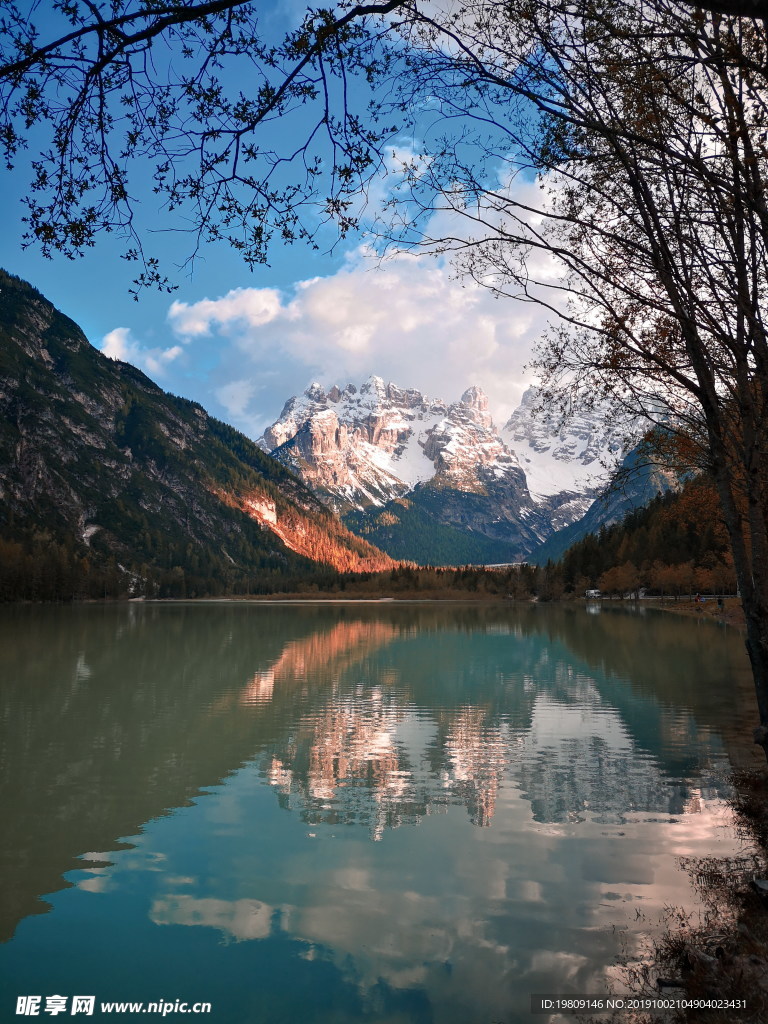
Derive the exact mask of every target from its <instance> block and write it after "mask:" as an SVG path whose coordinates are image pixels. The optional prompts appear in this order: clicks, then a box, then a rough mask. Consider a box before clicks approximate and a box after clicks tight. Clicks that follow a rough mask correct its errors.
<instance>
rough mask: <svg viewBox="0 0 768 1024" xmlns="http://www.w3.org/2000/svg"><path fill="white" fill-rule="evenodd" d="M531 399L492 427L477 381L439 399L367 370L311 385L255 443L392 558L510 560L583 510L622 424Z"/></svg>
mask: <svg viewBox="0 0 768 1024" xmlns="http://www.w3.org/2000/svg"><path fill="white" fill-rule="evenodd" d="M540 398H541V396H540V393H539V392H538V391H537V389H536V388H529V389H528V390H527V391H526V392H525V394H524V396H523V400H522V402H521V404H520V406H519V408H518V409H517V410H516V411H515V412H514V413H513V414H512V416H511V417H510V418H509V420H508V422H507V423H506V424H505V425H504V427H502V428H501V429H498V428H497V427H496V426H495V424H494V423H493V419H492V417H491V414H490V411H489V407H488V399H487V397H486V396H485V394H484V392H483V391H482V389H481V388H480V387H479V386H477V385H472V386H471V387H469V388H467V389H466V390H465V391H464V393H463V394H462V396H461V398H460V399H459V400H458V401H457V402H454V403H447V402H445V401H444V400H443V399H431V398H428V397H427V396H425V395H424V394H422V393H421V392H420V391H418V390H417V389H415V388H402V387H399V386H398V385H396V384H393V383H391V382H390V383H385V382H384V380H383V379H382V378H381V377H378V376H371V377H369V378H368V379H367V380H366V381H365V382H363V384H362V385H360V386H359V387H358V386H356V385H355V384H353V383H350V384H347V385H346V386H345V387H344V388H341V387H339V386H338V385H333V386H332V387H331V388H329V389H327V390H326V389H325V388H323V387H322V386H321V385H320V384H319V383H317V382H313V383H312V384H310V385H309V386H308V387H307V388H306V389H305V391H304V392H303V394H301V395H296V396H293V397H292V398H290V399H289V400H288V401H287V402H286V403H285V405H284V407H283V410H282V412H281V414H280V416H279V417H278V419H277V420H276V421H275V422H274V423H273V424H271V425H270V426H269V427H268V428H267V429H266V430H265V431H264V434H263V435H262V437H261V438H259V440H258V442H257V443H258V444H259V445H260V446H261V447H262V448H263V449H264V450H265V451H269V452H270V454H272V455H273V457H275V458H276V459H277V460H278V461H280V462H281V463H282V464H283V465H285V466H287V467H289V468H290V469H292V470H293V471H294V472H295V473H296V474H297V475H298V476H300V477H301V478H302V479H303V480H304V482H305V483H306V484H307V485H308V486H309V487H311V488H312V489H313V490H314V491H315V493H316V494H317V495H318V497H319V498H320V499H321V500H322V501H323V502H325V503H326V504H328V505H329V506H330V507H332V508H334V509H335V510H336V511H338V512H339V513H340V514H341V516H342V518H343V519H344V521H345V522H346V523H347V525H349V526H350V528H351V529H353V531H355V532H356V533H358V534H359V535H361V536H365V537H368V538H370V539H371V540H372V541H373V542H374V543H376V544H377V545H379V546H381V547H383V549H384V550H386V551H388V552H389V553H390V554H392V555H393V556H394V557H400V558H407V559H413V560H415V561H421V562H424V561H425V560H426V561H428V562H432V563H435V564H441V563H442V562H443V561H445V559H448V561H447V563H446V564H460V563H462V562H466V561H476V560H477V556H478V555H480V556H481V559H482V556H483V555H485V556H487V559H488V560H491V561H519V560H523V559H525V558H526V557H527V556H528V555H529V554H530V553H531V552H533V551H534V550H535V549H536V548H538V547H539V546H540V545H541V544H542V543H544V542H546V541H547V540H548V538H550V537H551V536H552V535H553V534H555V533H557V532H558V531H559V530H561V529H563V528H567V527H570V526H572V525H573V524H574V523H576V522H578V521H579V520H580V519H581V518H582V517H583V516H584V515H585V514H586V513H587V511H588V510H589V508H590V507H591V506H592V503H593V502H594V500H595V499H596V498H597V496H598V494H599V493H600V492H601V490H602V489H603V487H604V486H605V484H606V483H607V481H608V478H609V476H610V464H611V462H617V461H618V460H619V458H620V456H621V455H622V454H623V449H622V439H623V438H624V436H625V435H626V434H627V433H628V432H629V431H630V430H631V427H632V424H631V422H630V421H629V420H618V421H616V420H613V421H612V422H611V423H610V425H606V424H603V423H602V422H601V421H600V415H599V410H598V411H597V412H596V413H594V414H592V415H591V416H590V415H589V414H584V413H582V414H580V415H576V416H573V417H571V418H570V419H569V420H568V421H567V422H566V423H565V424H563V423H560V422H559V420H558V418H557V417H556V416H555V415H554V414H553V413H547V412H546V411H545V412H544V414H543V415H542V413H541V410H540V409H539V405H540Z"/></svg>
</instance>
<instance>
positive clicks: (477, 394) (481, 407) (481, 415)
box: [459, 384, 496, 431]
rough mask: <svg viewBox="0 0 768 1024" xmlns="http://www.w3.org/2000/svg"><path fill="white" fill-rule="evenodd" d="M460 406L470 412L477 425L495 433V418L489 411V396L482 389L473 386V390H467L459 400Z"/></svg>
mask: <svg viewBox="0 0 768 1024" xmlns="http://www.w3.org/2000/svg"><path fill="white" fill-rule="evenodd" d="M459 405H460V406H462V407H463V408H464V409H466V410H469V411H470V414H471V416H472V419H473V420H474V421H475V422H476V423H478V424H480V425H482V426H483V427H486V428H487V429H488V430H493V431H495V429H496V428H495V427H494V425H493V418H492V417H491V414H490V412H489V411H488V396H487V395H486V393H485V392H484V391H483V389H482V388H481V387H478V386H477V385H476V384H473V385H472V387H471V388H467V390H466V391H465V392H464V394H463V395H462V396H461V398H460V399H459Z"/></svg>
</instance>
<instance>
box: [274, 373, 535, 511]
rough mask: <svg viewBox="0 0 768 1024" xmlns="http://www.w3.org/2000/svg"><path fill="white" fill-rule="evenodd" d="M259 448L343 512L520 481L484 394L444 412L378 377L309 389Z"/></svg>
mask: <svg viewBox="0 0 768 1024" xmlns="http://www.w3.org/2000/svg"><path fill="white" fill-rule="evenodd" d="M258 443H259V445H260V446H261V447H262V448H263V449H264V450H265V451H267V452H269V453H270V454H272V455H273V456H274V457H275V458H277V459H278V460H280V461H281V462H283V463H284V464H285V465H287V466H289V467H291V468H292V469H294V470H295V471H296V472H298V473H299V475H300V476H301V477H302V478H303V479H304V480H305V481H306V482H307V483H309V484H310V486H312V487H313V488H315V489H316V490H317V491H318V492H319V493H321V494H324V496H325V497H326V499H327V500H328V501H329V503H330V504H331V505H333V507H335V508H336V509H337V510H338V511H348V510H349V509H351V508H357V509H362V508H366V507H369V506H371V505H383V504H385V503H386V502H387V501H389V500H391V499H392V498H395V497H399V496H401V495H403V494H406V493H407V492H409V491H410V490H412V489H413V488H414V487H415V486H416V485H417V484H419V483H423V482H425V481H429V480H435V479H437V480H439V481H440V482H441V484H442V485H443V486H446V487H451V488H455V489H457V490H461V491H470V492H479V491H483V490H484V488H485V483H486V480H487V478H488V477H489V476H491V477H494V478H496V479H503V478H505V477H507V476H508V475H509V474H510V471H514V472H515V474H516V475H517V476H519V473H520V467H519V465H518V463H517V461H516V459H515V458H514V457H513V456H512V455H511V453H510V452H509V451H508V450H507V448H506V446H505V445H504V443H503V442H502V441H501V440H500V438H499V437H498V434H497V433H496V429H495V427H494V425H493V421H492V419H491V415H490V413H489V411H488V399H487V398H486V396H485V395H484V394H483V392H482V390H481V389H480V388H478V387H471V388H469V389H468V390H467V391H465V393H464V394H463V395H462V397H461V399H460V400H459V401H458V402H456V403H454V404H453V405H450V406H448V405H446V403H445V402H444V401H442V399H436V400H435V399H431V398H427V397H426V396H425V395H422V394H421V392H419V391H416V390H414V389H408V390H405V389H402V388H399V387H397V386H396V385H395V384H391V383H390V384H385V383H384V381H383V380H382V378H381V377H375V376H373V377H370V378H369V379H368V380H367V381H365V383H364V384H363V385H362V386H361V387H360V389H359V390H358V389H357V388H356V387H355V385H354V384H347V386H346V387H345V388H344V389H343V390H341V389H340V388H339V387H337V386H334V387H332V388H331V389H330V390H329V391H328V392H326V391H325V390H324V389H323V388H322V387H321V385H319V384H317V383H313V384H310V386H309V387H308V388H307V389H306V391H305V392H304V394H303V395H299V396H297V397H294V398H291V399H290V400H289V401H288V402H286V404H285V406H284V408H283V411H282V413H281V414H280V417H279V419H278V420H277V421H276V422H275V423H273V424H272V426H271V427H269V428H268V429H267V430H266V431H265V432H264V435H263V437H261V438H260V439H259V441H258Z"/></svg>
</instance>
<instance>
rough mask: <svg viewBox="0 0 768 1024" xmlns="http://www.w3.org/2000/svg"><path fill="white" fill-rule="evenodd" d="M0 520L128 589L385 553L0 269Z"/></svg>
mask: <svg viewBox="0 0 768 1024" xmlns="http://www.w3.org/2000/svg"><path fill="white" fill-rule="evenodd" d="M0 523H1V524H2V527H3V538H4V541H6V542H8V543H10V542H16V543H17V544H21V545H22V547H23V548H24V550H25V551H26V550H27V549H28V547H29V544H30V543H32V541H31V540H30V538H33V537H37V538H38V539H39V538H46V537H47V538H48V539H47V541H46V543H48V544H49V546H50V545H53V546H57V545H58V548H57V550H58V549H61V550H62V551H65V552H66V557H67V559H68V560H69V562H68V564H71V565H80V566H81V567H82V564H83V563H84V562H86V563H88V564H89V565H93V564H97V565H102V566H103V565H107V564H109V565H110V566H111V569H110V572H112V573H113V574H117V575H119V574H122V577H123V581H125V579H126V577H131V578H132V579H133V580H134V582H133V584H132V586H133V589H134V590H135V589H136V588H137V587H139V588H140V587H141V586H142V583H141V581H142V580H148V579H150V577H151V578H152V579H154V580H155V584H156V586H155V585H154V584H153V587H154V590H155V591H157V588H158V587H160V591H158V592H161V591H162V592H165V591H163V589H162V587H163V586H165V588H166V590H167V591H170V592H174V593H176V592H178V591H179V589H188V588H187V587H186V585H185V586H184V587H179V586H176V587H175V589H174V579H176V580H177V582H178V580H179V578H181V579H184V578H185V577H187V578H191V579H194V580H195V581H196V582H195V585H194V588H193V589H197V588H200V587H204V585H205V584H204V580H205V579H211V580H216V581H217V584H216V585H217V586H218V587H220V588H223V590H227V588H230V589H231V587H232V586H235V585H236V586H237V587H239V588H242V589H243V590H245V589H246V588H249V589H255V590H258V589H264V588H266V589H270V588H271V587H272V586H273V585H276V584H277V583H278V582H279V581H280V580H281V579H284V578H287V577H289V576H290V577H295V578H299V577H301V576H302V575H305V576H311V575H312V574H313V573H316V572H317V571H319V570H321V569H322V568H323V567H324V566H325V567H333V568H334V569H337V570H343V571H365V570H373V569H381V568H386V567H389V566H390V565H392V564H393V563H392V560H391V559H390V558H389V557H388V556H386V555H384V554H383V553H381V552H379V551H377V550H376V549H375V548H373V547H372V546H371V545H369V544H368V543H366V542H365V541H363V540H361V539H360V538H358V537H355V536H354V535H352V534H351V533H349V531H348V530H346V528H344V527H343V526H342V525H341V524H340V523H338V521H337V520H336V519H335V517H334V516H333V514H332V513H331V512H330V511H329V510H328V509H327V508H325V507H324V506H323V505H322V504H321V503H320V502H319V501H318V499H317V498H316V497H315V495H314V494H313V493H312V492H311V491H310V490H308V489H307V488H306V487H305V486H304V484H302V483H301V481H300V480H298V479H297V478H296V477H294V476H293V475H292V474H291V473H290V472H289V471H287V470H286V469H285V467H283V466H282V465H280V464H279V463H277V462H275V461H274V460H272V459H270V458H269V456H267V455H266V454H265V453H264V452H262V451H261V449H260V448H258V447H257V446H256V445H255V444H254V443H253V442H252V441H251V440H249V439H248V438H246V437H245V436H244V435H243V434H240V433H239V432H238V431H236V430H235V429H234V428H233V427H230V426H228V425H227V424H225V423H222V422H221V421H219V420H216V419H215V418H214V417H211V416H209V415H208V413H207V412H206V411H205V410H204V409H203V408H202V407H201V406H199V405H198V404H197V403H195V402H190V401H188V400H186V399H183V398H178V397H176V396H173V395H169V394H167V393H166V392H164V391H163V390H162V389H161V388H160V387H158V385H157V384H155V383H154V382H153V381H152V380H150V378H148V377H147V376H146V375H144V374H143V373H142V372H141V371H140V370H138V369H136V368H135V367H134V366H131V365H130V364H128V363H124V362H121V361H119V360H112V359H109V358H108V357H106V356H105V355H103V354H102V353H100V352H99V351H98V350H97V349H95V348H94V347H93V346H92V345H91V344H90V343H89V342H88V340H87V338H86V337H85V335H84V334H83V332H82V331H81V330H80V328H79V327H78V326H77V324H75V323H74V321H72V320H71V319H70V318H69V317H67V316H65V315H64V314H63V313H61V312H59V311H58V310H56V309H55V307H54V306H53V304H52V303H50V302H49V301H48V300H47V299H46V298H45V297H44V296H43V295H41V293H40V292H38V291H37V290H36V289H34V288H33V287H32V286H31V285H28V284H27V283H26V282H24V281H21V280H20V279H19V278H16V277H14V276H13V275H10V274H8V273H7V272H5V271H0ZM40 542H41V543H42V541H40ZM25 545H26V547H24V546H25ZM51 550H53V548H51ZM6 555H7V557H8V558H10V557H11V555H10V554H8V552H6ZM14 557H17V556H14ZM18 557H21V556H20V555H18ZM18 557H17V560H18ZM62 557H63V556H62ZM83 571H85V570H83ZM161 578H162V579H163V580H165V583H164V584H163V585H162V586H161V584H160V583H158V580H160V579H161ZM152 589H153V588H150V590H152Z"/></svg>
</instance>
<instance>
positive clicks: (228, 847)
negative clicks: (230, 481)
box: [0, 604, 753, 1024]
mask: <svg viewBox="0 0 768 1024" xmlns="http://www.w3.org/2000/svg"><path fill="white" fill-rule="evenodd" d="M593 612H596V609H594V610H593ZM0 679H2V691H1V694H0V700H1V707H0V711H1V715H0V722H1V727H2V731H3V737H2V759H3V760H2V806H3V820H4V828H3V830H2V832H3V834H2V839H1V840H0V844H1V848H2V871H3V886H2V905H1V906H0V930H1V931H2V938H3V939H4V940H5V943H4V944H3V945H2V946H0V972H2V975H1V976H2V1005H1V1007H0V1018H1V1019H2V1020H10V1019H18V1020H21V1019H23V1018H21V1017H16V1016H15V1008H16V998H17V996H19V995H27V994H37V995H40V996H41V997H43V999H44V998H45V997H46V996H49V995H52V994H58V995H65V996H67V997H69V998H70V999H71V997H72V996H73V995H75V994H78V995H95V996H96V999H97V1009H96V1013H95V1014H94V1019H100V1015H99V1010H98V1001H100V1000H105V1001H106V1000H130V1001H139V1000H145V1001H150V1000H169V1001H174V1000H176V999H180V1000H185V1001H189V1002H190V1003H192V1002H195V1001H198V1000H200V1001H209V1002H211V1003H212V1005H213V1012H212V1013H211V1014H210V1015H209V1016H206V1017H195V1018H190V1017H189V1016H186V1017H183V1016H181V1015H170V1018H169V1019H173V1020H181V1019H186V1020H189V1019H197V1020H208V1021H211V1022H212V1024H240V1022H243V1024H251V1022H263V1024H283V1022H285V1024H295V1022H301V1024H319V1022H323V1024H325V1022H328V1024H337V1022H338V1024H347V1022H349V1024H354V1022H363V1021H364V1022H376V1024H385V1022H386V1024H400V1022H403V1024H406V1022H407V1024H475V1022H476V1024H491V1022H492V1021H504V1022H508V1024H511V1022H518V1021H531V1020H545V1018H542V1017H537V1018H531V1017H530V1015H529V1013H528V1008H529V1004H530V1000H529V996H530V993H532V992H574V993H590V992H599V991H601V990H603V986H604V982H605V979H606V976H607V975H606V970H607V968H609V965H610V964H611V963H612V962H613V959H614V957H615V956H616V954H617V952H619V950H620V947H621V942H622V939H623V941H624V942H625V943H626V944H627V945H628V946H629V948H633V946H634V945H635V944H636V943H637V942H638V941H639V935H640V933H642V932H643V931H647V930H649V929H653V927H654V926H655V922H656V921H657V920H658V918H659V916H660V914H661V911H662V909H663V907H664V906H665V905H666V904H681V903H682V904H685V905H693V902H694V896H693V894H692V893H691V892H690V891H689V890H688V888H687V882H686V876H685V875H684V873H682V872H681V871H680V869H679V866H678V863H677V859H678V858H679V857H680V856H681V855H699V854H707V853H730V852H734V851H737V850H738V849H739V847H738V843H737V841H736V840H735V838H734V836H733V833H732V831H731V829H730V826H729V824H728V816H727V812H726V810H725V808H724V805H723V803H722V797H723V795H724V794H725V793H726V777H727V772H728V768H729V765H730V762H731V761H732V760H733V759H734V758H735V757H738V756H742V754H743V753H744V750H745V749H746V745H745V747H744V748H742V750H740V748H739V745H738V744H739V729H741V728H743V729H747V728H748V727H749V726H751V724H752V717H753V713H752V703H753V698H752V696H751V692H750V686H751V684H750V682H749V678H748V675H747V672H746V659H745V657H744V654H743V650H742V640H741V637H740V635H739V634H738V633H735V632H728V631H726V630H724V629H722V628H719V627H716V626H710V625H708V624H702V623H698V622H692V621H690V620H679V619H676V618H674V617H672V616H664V615H663V614H653V613H649V614H646V615H639V614H634V615H633V614H628V613H624V612H621V611H620V610H618V609H617V610H615V611H611V610H608V609H604V610H603V611H602V612H600V613H592V614H590V613H589V610H588V609H584V608H581V607H579V608H567V607H565V608H545V607H535V606H525V607H520V608H517V607H514V606H509V607H503V606H494V607H490V606H488V607H467V606H461V605H450V606H443V605H392V604H389V605H387V604H378V605H344V604H339V605H325V606H298V607H297V606H288V605H258V606H254V605H243V604H195V605H136V604H132V605H130V606H87V607H80V608H63V609H56V608H17V609H5V610H2V611H0ZM742 742H743V741H742ZM749 753H751V751H747V754H744V756H748V754H749ZM608 975H610V971H608ZM41 1017H42V1018H43V1019H50V1018H49V1017H46V1015H45V1014H44V1013H41ZM58 1019H64V1017H63V1016H62V1017H61V1018H58ZM67 1019H70V1016H69V1005H68V1014H67ZM77 1019H85V1017H78V1018H77ZM103 1019H110V1020H119V1019H123V1020H127V1019H131V1016H130V1015H128V1014H126V1015H124V1016H123V1017H122V1018H121V1017H118V1016H110V1017H109V1018H107V1017H106V1016H105V1017H104V1018H103ZM133 1019H136V1018H135V1017H134V1018H133ZM150 1019H151V1018H150Z"/></svg>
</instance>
